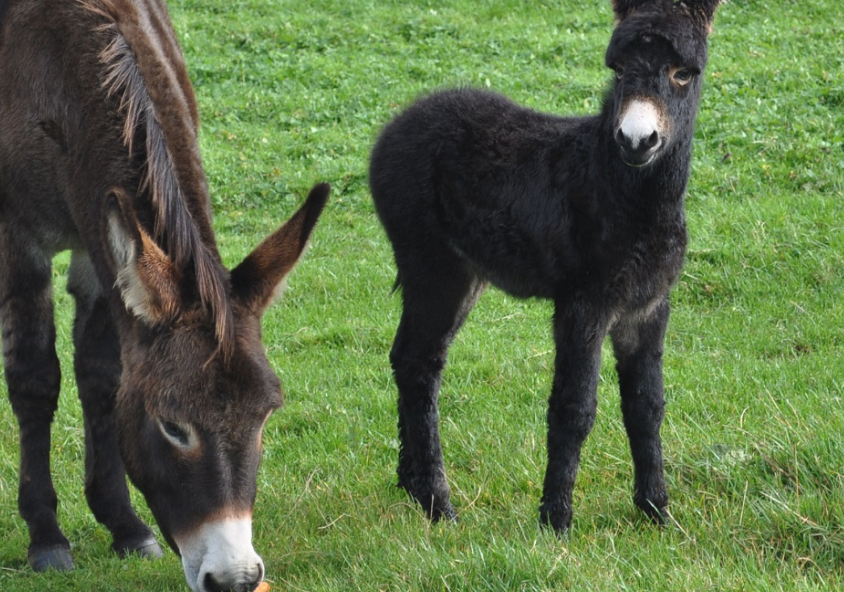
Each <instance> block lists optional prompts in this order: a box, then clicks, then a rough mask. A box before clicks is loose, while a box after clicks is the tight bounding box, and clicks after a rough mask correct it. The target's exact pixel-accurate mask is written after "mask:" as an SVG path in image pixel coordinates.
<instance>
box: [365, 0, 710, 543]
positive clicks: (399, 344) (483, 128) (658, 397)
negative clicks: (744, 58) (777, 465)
mask: <svg viewBox="0 0 844 592" xmlns="http://www.w3.org/2000/svg"><path fill="white" fill-rule="evenodd" d="M613 4H614V7H615V9H616V16H617V18H618V19H619V23H618V26H617V28H616V30H615V32H614V34H613V37H612V40H611V42H610V44H609V48H608V50H607V54H606V63H607V65H608V66H609V67H611V68H613V69H614V70H616V71H617V72H618V76H617V79H616V81H615V82H614V84H613V85H612V88H611V89H610V90H609V92H608V93H607V95H606V97H605V100H604V104H603V107H602V111H601V113H600V114H599V115H597V116H594V117H585V118H560V117H556V116H553V115H546V114H542V113H537V112H535V111H531V110H529V109H526V108H523V107H520V106H519V105H516V104H514V103H513V102H511V101H510V100H508V99H506V98H504V97H502V96H499V95H496V94H493V93H489V92H483V91H479V90H472V89H461V90H449V91H444V92H439V93H436V94H434V95H431V96H429V97H427V98H423V99H422V100H420V101H418V102H417V103H415V104H414V105H412V106H411V107H410V108H409V109H407V110H406V111H405V112H404V113H402V114H401V115H399V116H398V117H397V118H396V119H395V120H394V121H393V122H391V123H390V124H389V125H388V126H387V127H386V128H385V129H384V131H383V133H382V134H381V136H380V138H379V139H378V141H377V143H376V145H375V147H374V149H373V152H372V159H371V166H370V185H371V189H372V195H373V199H374V201H375V206H376V210H377V212H378V216H379V217H380V219H381V222H382V223H383V225H384V228H385V229H386V231H387V235H388V237H389V239H390V241H391V242H392V245H393V249H394V254H395V260H396V265H397V268H398V278H397V282H398V284H399V285H400V286H401V288H402V298H403V313H402V317H401V322H400V324H399V328H398V332H397V334H396V339H395V343H394V345H393V348H392V351H391V354H390V360H391V363H392V367H393V371H394V373H395V379H396V383H397V386H398V390H399V402H398V408H399V422H398V425H399V435H400V440H401V449H400V452H399V467H398V477H399V485H401V486H402V487H404V488H405V489H406V490H407V491H408V492H410V493H411V494H412V495H413V496H414V497H415V498H416V499H417V500H418V501H419V503H420V504H422V506H423V507H424V508H425V510H426V512H427V513H428V514H429V516H430V517H431V518H432V519H433V520H437V519H439V518H441V517H447V518H452V517H454V516H455V513H454V510H453V508H452V505H451V502H450V500H449V488H448V484H447V482H446V477H445V468H444V465H443V459H442V452H441V448H440V442H439V431H438V411H437V399H438V393H439V386H440V376H441V371H442V369H443V366H444V365H445V362H446V356H447V351H448V347H449V345H450V344H451V341H452V339H453V338H454V336H455V334H456V333H457V331H458V330H459V328H460V326H461V325H462V323H463V321H464V320H465V319H466V316H467V315H468V313H469V311H470V310H471V308H472V306H473V305H474V303H475V302H476V301H477V299H478V297H479V296H480V294H481V293H482V292H483V289H484V287H485V286H486V284H487V283H492V284H493V285H495V286H498V287H500V288H501V289H503V290H505V291H507V292H508V293H510V294H513V295H515V296H519V297H542V298H551V299H553V300H554V302H555V315H554V339H555V342H556V344H557V354H556V360H555V376H554V382H553V388H552V392H551V397H550V400H549V409H548V467H547V472H546V476H545V484H544V490H543V496H542V505H541V509H540V514H541V521H542V522H543V523H545V524H550V525H551V526H552V527H554V528H555V529H556V530H558V531H563V530H565V529H567V528H568V526H569V524H570V521H571V515H572V509H571V496H572V487H573V485H574V480H575V473H576V471H577V465H578V461H579V456H580V449H581V445H582V443H583V441H584V440H585V438H586V436H587V434H588V433H589V431H590V429H591V427H592V424H593V421H594V419H595V411H596V405H597V398H596V390H597V380H598V372H599V367H600V356H601V344H602V342H603V340H604V338H605V336H606V335H607V334H608V333H609V335H610V337H611V339H612V344H613V349H614V353H615V356H616V360H617V369H618V375H619V382H620V390H621V399H622V410H623V415H624V422H625V426H626V428H627V433H628V436H629V438H630V446H631V450H632V455H633V462H634V467H635V485H634V500H635V503H636V504H637V505H638V506H639V507H640V508H642V510H644V511H645V513H646V514H648V515H649V516H650V517H651V518H653V519H654V520H656V521H657V522H661V523H662V522H664V521H665V520H666V519H667V513H666V508H667V503H668V495H667V493H666V489H665V483H664V478H663V461H662V451H661V442H660V437H659V429H660V425H661V423H662V419H663V408H664V400H663V380H662V351H663V339H664V335H665V330H666V325H667V323H668V316H669V305H668V296H669V291H670V288H671V285H672V284H673V283H674V281H675V280H676V278H677V276H678V274H679V272H680V268H681V265H682V263H683V257H684V253H685V247H686V227H685V218H684V211H683V197H684V193H685V190H686V183H687V181H688V177H689V163H690V159H691V148H692V135H693V129H694V119H695V115H696V112H697V106H698V100H699V96H700V87H701V80H700V76H699V74H700V73H701V72H702V70H703V68H704V65H705V62H706V37H707V34H708V29H709V26H710V23H711V18H712V16H713V14H714V11H715V8H716V6H717V4H718V1H717V0H708V1H707V0H701V1H698V2H691V1H690V0H687V1H686V2H685V3H674V2H671V1H670V0H651V1H646V2H614V3H613ZM677 72H680V74H679V75H678V74H676V73H677ZM631 98H637V99H642V98H646V99H649V100H652V101H653V103H654V104H657V105H659V106H660V113H661V116H662V119H664V125H663V128H662V129H661V131H660V138H661V142H662V143H661V145H660V147H659V150H658V153H657V155H656V157H655V158H654V159H653V160H652V161H651V162H650V163H649V164H648V165H647V166H642V167H638V168H637V167H632V166H628V165H627V164H625V163H624V162H623V161H622V158H621V149H620V148H619V145H618V144H617V141H616V139H617V137H618V134H619V128H618V126H619V122H618V118H619V114H620V112H621V111H622V109H623V108H624V106H625V105H626V104H627V101H628V100H629V99H631Z"/></svg>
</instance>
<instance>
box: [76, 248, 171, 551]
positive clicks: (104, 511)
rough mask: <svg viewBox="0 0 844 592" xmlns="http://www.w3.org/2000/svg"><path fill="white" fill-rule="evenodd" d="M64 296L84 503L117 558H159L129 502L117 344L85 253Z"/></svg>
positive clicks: (78, 255) (80, 255)
mask: <svg viewBox="0 0 844 592" xmlns="http://www.w3.org/2000/svg"><path fill="white" fill-rule="evenodd" d="M68 291H69V292H70V293H71V294H72V295H73V297H74V299H75V301H76V320H75V322H74V327H73V341H74V345H75V354H74V371H75V373H76V383H77V386H78V388H79V399H80V402H81V403H82V411H83V414H84V421H85V498H86V499H87V501H88V506H89V507H90V508H91V511H92V512H93V513H94V516H95V517H96V519H97V521H99V522H100V523H101V524H103V525H105V526H106V528H108V529H109V531H110V532H111V534H112V538H113V542H112V548H113V549H114V550H115V551H116V552H117V553H118V554H119V555H120V556H121V557H122V556H125V555H126V554H129V553H137V554H139V555H142V556H145V557H161V556H162V551H161V548H160V547H159V546H158V543H156V541H155V537H154V536H153V533H152V531H151V530H150V529H149V527H148V526H147V525H146V524H144V523H143V522H142V521H141V520H140V519H139V518H138V516H137V515H136V514H135V511H134V510H133V509H132V506H131V503H130V501H129V490H128V488H127V486H126V474H125V470H124V468H123V462H122V460H121V459H120V454H119V451H118V447H117V434H116V426H115V423H114V403H115V395H116V393H117V385H118V381H119V380H120V371H121V367H120V343H119V341H118V337H117V330H116V328H115V326H114V321H113V319H112V316H111V314H110V312H109V309H108V300H107V296H106V295H105V294H104V293H103V290H102V288H101V286H100V282H99V280H98V279H97V276H96V274H95V273H94V268H93V265H92V264H91V260H90V258H89V257H88V255H87V254H86V253H83V252H76V251H75V252H74V253H73V257H72V259H71V266H70V277H69V278H68Z"/></svg>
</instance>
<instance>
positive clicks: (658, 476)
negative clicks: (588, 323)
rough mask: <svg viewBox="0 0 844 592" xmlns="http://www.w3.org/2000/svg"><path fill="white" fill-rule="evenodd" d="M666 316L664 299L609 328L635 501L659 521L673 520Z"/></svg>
mask: <svg viewBox="0 0 844 592" xmlns="http://www.w3.org/2000/svg"><path fill="white" fill-rule="evenodd" d="M668 316H669V307H668V300H667V299H665V300H663V301H662V302H661V303H660V304H659V306H658V307H657V308H656V309H655V310H654V311H653V312H651V314H650V315H647V316H639V315H635V316H634V315H631V316H630V317H623V318H621V319H620V320H619V322H618V323H617V324H616V325H615V327H613V329H612V330H611V332H610V337H611V338H612V343H613V350H614V352H615V357H616V361H617V364H616V368H617V370H618V381H619V389H620V391H621V409H622V414H623V416H624V427H625V428H626V430H627V436H628V438H629V439H630V450H631V453H632V456H633V470H634V474H635V477H634V486H633V501H634V502H635V503H636V505H637V506H638V507H639V508H641V509H642V511H644V512H645V514H647V515H648V516H649V517H650V518H651V519H652V520H654V521H655V522H657V523H659V524H665V523H666V522H668V521H669V519H670V518H669V516H668V512H667V507H668V493H667V491H666V488H665V477H664V471H663V461H662V441H661V440H660V437H659V429H660V426H661V425H662V420H663V417H664V416H665V399H664V395H663V379H662V351H663V342H664V339H665V329H666V327H667V325H668Z"/></svg>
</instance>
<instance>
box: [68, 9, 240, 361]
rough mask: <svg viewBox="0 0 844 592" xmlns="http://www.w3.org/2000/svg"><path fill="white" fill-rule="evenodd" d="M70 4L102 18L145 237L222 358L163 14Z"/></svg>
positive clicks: (218, 280)
mask: <svg viewBox="0 0 844 592" xmlns="http://www.w3.org/2000/svg"><path fill="white" fill-rule="evenodd" d="M77 1H78V2H79V3H80V4H82V5H83V6H84V7H85V8H86V9H88V10H90V11H91V12H94V13H96V14H97V15H100V16H101V17H103V18H104V20H105V22H104V24H103V25H102V30H103V31H105V32H106V33H107V34H108V35H110V36H112V39H111V41H110V43H109V45H108V46H107V47H106V48H105V49H104V50H103V51H102V52H101V54H100V59H101V60H102V62H103V65H104V67H105V69H106V73H105V76H104V79H103V87H104V88H105V90H106V91H107V92H108V94H109V96H117V97H119V99H120V107H121V111H122V113H123V115H124V117H125V123H124V128H123V141H124V144H125V145H126V146H127V147H128V148H129V152H130V154H131V155H133V156H136V155H137V152H136V151H138V150H141V151H142V152H141V154H145V155H146V160H145V163H144V169H143V171H142V176H141V179H142V180H141V184H140V186H139V188H138V192H139V194H147V195H148V196H149V200H150V203H151V206H152V210H153V211H152V215H153V220H154V222H153V228H152V236H153V238H154V239H155V241H156V242H157V243H158V244H159V245H160V246H161V248H162V249H163V250H164V252H165V253H167V255H168V256H169V257H170V258H171V259H172V261H173V263H174V264H175V265H176V267H177V269H179V270H181V271H182V272H183V273H188V274H191V273H192V274H193V275H194V276H195V278H196V287H197V290H198V292H199V298H200V300H201V302H202V305H203V306H204V307H205V308H206V309H207V310H208V311H209V312H210V314H211V317H212V319H213V322H214V329H215V334H216V336H217V340H218V342H219V345H220V351H221V352H222V353H223V355H224V356H226V357H227V356H228V354H230V353H231V351H232V348H233V339H234V330H233V322H232V318H231V317H232V313H231V308H230V306H229V303H228V299H227V289H226V279H225V278H226V274H225V270H224V269H223V267H222V263H221V261H220V258H219V254H218V253H217V250H216V247H215V245H214V239H213V234H212V232H211V228H210V212H209V208H208V200H207V189H206V182H205V177H204V174H203V172H202V167H201V161H200V156H199V150H198V145H197V141H196V139H197V138H196V136H197V134H196V130H197V123H198V121H197V120H198V116H197V110H196V103H195V100H194V98H193V94H192V93H191V92H190V90H189V89H190V87H189V82H188V78H187V73H186V70H185V68H184V64H183V62H182V58H181V51H180V50H179V48H178V43H177V41H176V39H175V37H174V36H173V35H172V33H171V31H172V28H171V27H170V26H169V23H162V22H160V19H161V18H162V15H164V16H165V17H166V11H164V10H156V11H154V10H148V9H147V10H145V8H147V7H148V5H149V4H151V3H157V0H141V1H140V2H137V3H132V2H129V1H127V0H77ZM155 19H159V20H155ZM165 25H166V26H165ZM155 41H158V43H155ZM162 48H163V49H162ZM163 89H166V90H163ZM174 91H181V92H174ZM165 93H166V94H165ZM184 138H187V139H188V140H187V141H186V140H184ZM137 203H138V201H137V200H136V204H137Z"/></svg>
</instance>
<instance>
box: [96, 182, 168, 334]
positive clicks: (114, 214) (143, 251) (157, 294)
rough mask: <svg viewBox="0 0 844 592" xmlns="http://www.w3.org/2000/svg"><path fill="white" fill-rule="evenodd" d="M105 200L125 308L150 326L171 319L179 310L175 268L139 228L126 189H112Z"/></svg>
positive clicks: (118, 281) (109, 239)
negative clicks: (107, 199) (106, 200)
mask: <svg viewBox="0 0 844 592" xmlns="http://www.w3.org/2000/svg"><path fill="white" fill-rule="evenodd" d="M108 203H109V205H108V213H107V225H108V228H107V235H108V246H109V249H110V252H111V256H112V260H113V262H114V271H115V275H116V276H117V280H116V282H115V285H116V286H117V288H118V290H120V296H121V298H122V299H123V303H124V304H125V305H126V309H127V310H128V311H129V312H130V313H132V314H133V315H135V316H136V317H138V318H139V319H141V320H142V321H143V322H144V323H146V324H147V325H150V326H155V325H159V324H162V323H166V322H168V321H170V320H172V319H173V318H174V317H175V316H176V313H177V312H178V310H179V278H180V274H179V272H178V270H177V269H176V267H175V266H174V265H173V262H172V261H170V258H169V257H167V254H166V253H164V251H162V250H161V247H159V246H158V245H157V244H156V243H155V241H153V240H152V237H151V236H149V235H148V234H147V233H146V232H145V231H144V229H143V228H141V225H140V224H139V223H138V218H137V216H136V215H135V210H134V209H133V207H132V204H131V203H130V199H129V196H128V195H127V194H126V192H125V191H123V190H122V189H112V191H111V196H110V197H109V201H108Z"/></svg>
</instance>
